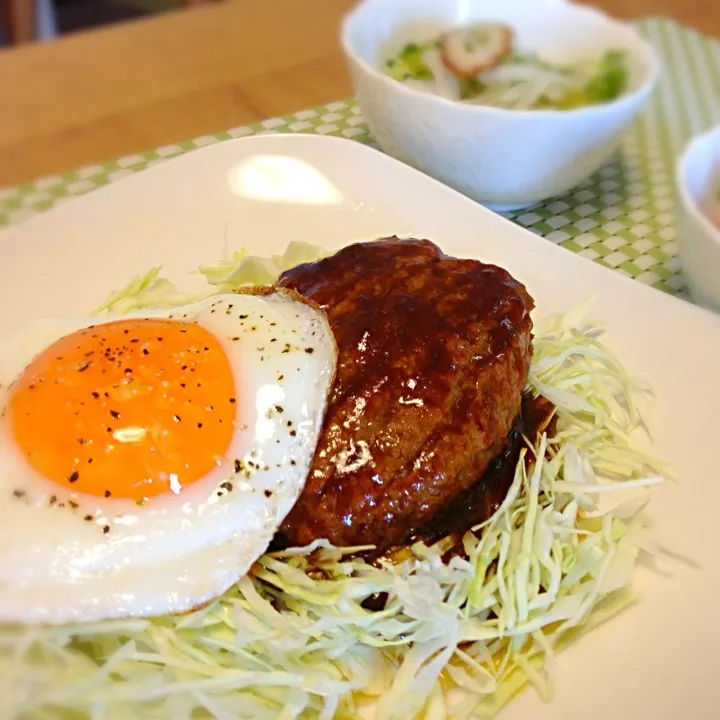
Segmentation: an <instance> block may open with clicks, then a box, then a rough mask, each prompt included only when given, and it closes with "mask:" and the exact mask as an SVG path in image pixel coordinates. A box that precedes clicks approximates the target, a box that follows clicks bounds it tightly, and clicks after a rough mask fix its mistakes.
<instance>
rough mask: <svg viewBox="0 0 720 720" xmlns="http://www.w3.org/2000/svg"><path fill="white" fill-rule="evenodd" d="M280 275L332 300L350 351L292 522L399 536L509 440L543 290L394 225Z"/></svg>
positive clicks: (306, 531) (354, 536)
mask: <svg viewBox="0 0 720 720" xmlns="http://www.w3.org/2000/svg"><path fill="white" fill-rule="evenodd" d="M279 285H280V286H281V287H285V288H292V289H294V290H296V291H297V292H299V293H300V294H301V295H304V296H305V297H307V298H310V299H311V300H313V301H314V302H315V303H317V304H318V305H319V306H320V307H321V308H323V309H324V310H325V311H326V312H327V314H328V317H329V320H330V325H331V327H332V329H333V332H334V334H335V339H336V341H337V345H338V351H339V356H338V365H337V373H336V379H335V385H334V387H333V389H332V391H331V394H330V397H329V399H328V407H327V412H326V416H325V422H324V426H323V430H322V433H321V436H320V439H319V442H318V445H317V448H316V451H315V457H314V459H313V462H312V465H311V468H310V473H309V475H308V479H307V482H306V485H305V489H304V490H303V492H302V494H301V496H300V498H299V500H298V501H297V503H296V504H295V506H294V508H293V509H292V511H291V512H290V514H289V515H288V517H287V518H286V520H285V523H284V524H283V526H282V528H281V531H280V532H281V535H282V536H284V539H286V540H287V541H288V542H290V543H292V544H294V545H304V544H307V543H309V542H311V541H312V540H314V539H316V538H323V537H324V538H328V539H329V540H330V541H331V542H332V543H333V544H335V545H344V546H349V545H363V544H374V545H377V546H378V547H380V548H387V547H389V546H391V545H396V544H400V543H402V542H403V541H404V540H406V539H407V538H408V536H409V535H410V534H411V533H412V532H413V530H414V529H416V528H418V527H421V526H422V525H424V524H425V523H427V522H428V521H429V520H431V519H432V518H433V516H434V515H435V514H436V513H437V512H438V511H439V510H441V509H442V508H443V507H444V506H445V505H447V503H448V502H450V501H451V500H452V499H453V498H454V497H455V496H456V495H458V493H460V492H462V491H463V490H465V489H466V488H468V487H469V486H470V485H472V484H473V483H475V482H476V481H477V480H478V479H479V477H480V476H481V475H482V474H483V472H484V471H485V470H486V468H487V467H488V466H489V464H490V463H491V462H492V460H493V458H495V456H497V455H498V454H499V453H500V452H501V451H502V450H503V447H504V446H505V443H506V440H507V436H508V432H509V430H510V428H511V426H512V424H513V421H514V419H515V417H516V416H517V415H518V412H519V411H520V404H521V396H522V391H523V386H524V385H525V380H526V378H527V373H528V369H529V366H530V358H531V355H532V321H531V319H530V314H529V313H530V311H531V310H532V308H533V305H534V303H533V300H532V298H531V297H530V295H529V294H528V293H527V291H526V290H525V287H524V286H523V285H522V284H520V283H519V282H517V281H516V280H515V279H514V278H513V277H512V276H511V275H510V274H509V273H508V272H507V271H505V270H503V269H502V268H499V267H496V266H494V265H486V264H484V263H481V262H478V261H476V260H461V259H456V258H452V257H448V256H446V255H444V254H443V253H442V252H441V251H440V249H439V248H438V247H437V246H435V245H434V244H433V243H431V242H429V241H427V240H399V239H398V238H396V237H392V238H385V239H381V240H376V241H373V242H366V243H358V244H355V245H351V246H349V247H346V248H344V249H342V250H340V251H339V252H337V253H336V254H335V255H333V256H331V257H328V258H325V259H322V260H318V261H317V262H312V263H305V264H303V265H299V266H297V267H295V268H292V269H291V270H288V271H287V272H285V273H283V274H282V275H281V277H280V281H279Z"/></svg>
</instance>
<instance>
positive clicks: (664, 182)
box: [0, 18, 720, 295]
mask: <svg viewBox="0 0 720 720" xmlns="http://www.w3.org/2000/svg"><path fill="white" fill-rule="evenodd" d="M637 27H638V28H639V30H640V32H641V33H642V34H643V35H644V36H645V37H646V38H648V40H649V41H650V42H652V43H653V45H654V46H655V47H656V48H657V49H658V51H659V53H660V55H661V57H662V58H663V60H664V73H663V77H662V79H661V81H660V83H659V87H658V89H657V91H656V92H655V93H654V95H653V97H652V100H651V102H650V104H649V106H648V107H647V109H646V110H645V112H644V113H643V114H642V116H641V117H640V118H639V119H638V121H637V122H636V123H635V124H634V126H633V127H632V129H631V130H629V131H628V133H627V134H626V136H625V138H624V141H623V143H622V147H621V149H620V151H619V152H618V153H617V155H616V157H614V158H613V159H612V160H611V161H610V162H609V163H608V164H606V165H605V166H604V167H603V168H601V169H600V170H599V171H598V172H597V173H596V174H595V175H593V176H592V177H590V178H588V179H587V180H586V181H585V182H583V183H582V184H581V185H579V186H578V187H577V188H575V189H574V190H573V191H571V192H570V193H568V194H567V195H565V196H563V197H558V198H555V199H553V200H551V201H548V202H546V203H543V204H541V205H539V206H536V207H534V208H532V209H531V210H525V211H519V212H510V213H505V216H506V217H508V218H509V219H511V220H512V221H514V222H517V223H519V224H521V225H523V226H525V227H527V228H529V229H530V230H532V231H534V232H536V233H538V234H540V235H542V236H544V237H546V238H547V239H548V240H551V241H553V242H556V243H558V244H560V245H562V246H563V247H565V248H568V249H569V250H572V251H574V252H577V253H579V254H580V255H582V256H584V257H587V258H589V259H591V260H595V261H596V262H599V263H602V264H604V265H606V266H608V267H611V268H614V269H615V270H617V271H618V272H621V273H623V274H625V275H628V276H630V277H633V278H636V279H637V280H639V281H640V282H643V283H646V284H648V285H652V286H654V287H657V288H659V289H661V290H664V291H667V292H672V293H679V294H682V295H684V294H685V293H684V288H685V281H684V279H683V277H682V274H681V272H680V263H679V260H678V257H677V245H676V243H675V194H674V187H673V180H674V169H675V161H676V157H677V154H678V153H679V152H680V150H681V149H682V147H683V145H684V144H685V143H686V142H687V140H688V139H689V138H690V137H691V136H692V135H694V134H696V133H698V132H701V131H703V130H705V129H706V128H709V127H710V126H712V125H713V124H716V123H720V42H718V41H716V40H711V39H709V38H707V37H704V36H702V35H700V34H699V33H697V32H695V31H694V30H689V29H687V28H683V27H681V26H680V25H678V24H677V23H675V22H674V21H671V20H667V19H658V18H651V19H647V20H643V21H640V22H638V23H637ZM275 132H303V133H308V132H310V133H318V134H323V135H339V136H341V137H345V138H349V139H352V140H357V141H359V142H363V143H372V138H371V137H370V135H369V134H368V131H367V128H366V126H365V123H364V120H363V118H362V115H361V113H360V110H359V109H358V108H357V107H356V105H355V103H354V102H353V101H345V102H336V103H331V104H329V105H326V106H323V107H318V108H315V109H313V110H304V111H301V112H298V113H295V114H294V115H286V116H285V117H280V118H272V119H270V120H264V121H263V122H260V123H255V124H252V125H248V126H245V127H239V128H235V129H233V130H229V131H227V132H221V133H217V134H215V135H205V136H203V137H199V138H195V139H194V140H189V141H186V142H182V143H178V144H174V145H166V146H164V147H160V148H156V149H155V150H151V151H149V152H143V153H139V154H137V155H130V156H128V157H124V158H121V159H120V160H116V161H113V162H109V163H104V164H102V165H93V166H91V167H86V168H82V169H81V170H77V171H74V172H71V173H66V174H64V175H57V176H52V177H46V178H43V179H41V180H37V181H35V182H33V183H29V184H27V185H22V186H20V187H15V188H8V189H4V190H3V189H0V227H2V226H4V225H10V224H14V223H17V222H20V221H22V220H24V219H26V218H28V217H30V216H32V215H34V214H36V213H38V212H43V211H45V210H47V209H49V208H51V207H52V206H54V205H56V204H57V203H59V202H61V201H64V200H66V199H67V198H70V197H73V196H76V195H81V194H84V193H86V192H89V191H90V190H93V189H95V188H97V187H101V186H103V185H107V184H109V183H112V182H116V181H117V180H120V179H121V178H123V177H125V176H127V175H130V174H132V173H134V172H138V171H139V170H144V169H145V168H147V167H151V166H153V165H155V164H157V163H160V162H164V161H165V160H166V159H167V158H170V157H174V156H176V155H179V154H181V153H184V152H187V151H190V150H195V149H197V148H201V147H204V146H206V145H212V144H214V143H218V142H222V141H223V140H227V139H229V138H236V137H243V136H247V135H255V134H263V133H275Z"/></svg>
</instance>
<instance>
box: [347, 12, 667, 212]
mask: <svg viewBox="0 0 720 720" xmlns="http://www.w3.org/2000/svg"><path fill="white" fill-rule="evenodd" d="M485 19H487V20H498V21H501V22H505V23H507V24H509V25H511V26H512V27H513V28H514V29H515V32H516V39H517V43H518V46H519V47H520V48H521V49H522V50H524V51H537V52H539V53H540V54H541V55H542V56H543V57H546V58H547V59H549V60H552V61H557V62H565V61H567V62H572V61H574V60H579V59H586V58H599V57H601V56H602V54H603V53H604V52H605V51H606V50H609V49H623V50H625V51H626V52H627V55H628V58H629V71H630V72H629V75H630V80H629V88H628V90H627V91H626V93H625V94H623V96H622V97H620V98H618V99H617V100H615V101H612V102H609V103H606V104H603V105H596V106H591V107H584V108H579V109H577V110H564V111H559V110H530V111H521V110H505V109H500V108H492V107H483V106H480V105H467V104H462V103H458V102H453V101H451V100H447V99H445V98H442V97H437V96H435V95H432V94H430V93H427V92H424V91H421V90H415V89H412V88H410V87H408V86H406V85H403V84H402V83H400V82H397V81H396V80H393V79H391V78H390V77H388V76H387V75H386V74H385V73H384V71H383V66H384V62H385V60H386V59H387V57H389V56H390V55H392V54H394V53H395V52H397V51H399V50H400V49H401V48H402V47H403V46H404V45H405V43H407V42H408V41H410V40H415V41H424V40H427V39H430V38H432V37H436V36H437V34H438V32H439V31H440V30H441V29H444V28H448V27H452V26H457V25H460V24H465V23H468V22H472V21H477V20H485ZM342 46H343V50H344V52H345V55H346V58H347V61H348V65H349V69H350V75H351V77H352V81H353V84H354V87H355V91H356V95H357V101H358V104H359V105H360V108H361V110H362V112H363V114H364V116H365V117H366V118H367V120H368V123H369V125H370V128H371V130H372V132H373V134H374V136H375V137H376V139H377V141H378V142H379V143H380V146H381V147H382V149H383V150H384V151H385V152H387V153H388V154H390V155H393V156H395V157H397V158H398V159H400V160H403V161H405V162H407V163H409V164H410V165H413V166H415V167H417V168H418V169H420V170H422V171H424V172H426V173H427V174H429V175H432V176H433V177H435V178H437V179H438V180H440V181H442V182H444V183H446V184H447V185H450V186H452V187H454V188H455V189H457V190H460V191H461V192H463V193H465V194H467V195H469V196H470V197H472V198H474V199H475V200H478V201H480V202H482V203H484V204H486V205H488V206H490V207H493V208H494V209H498V210H499V209H513V208H519V207H526V206H529V205H532V204H534V203H537V202H539V201H541V200H545V199H547V198H549V197H553V196H555V195H560V194H561V193H564V192H566V191H567V190H569V189H570V188H572V187H574V186H575V185H577V184H578V183H579V182H581V181H582V180H584V179H585V178H586V177H588V176H589V175H591V174H592V173H593V172H595V171H596V170H597V169H598V168H599V167H600V166H601V165H602V164H603V162H605V161H606V160H607V159H608V157H609V156H610V155H611V154H612V152H613V151H614V150H615V149H616V147H617V146H618V144H619V141H620V138H621V135H622V132H623V130H624V129H625V128H626V127H627V126H628V125H629V124H630V122H631V121H632V120H633V118H634V117H635V116H636V115H637V113H638V112H639V111H640V109H641V108H642V106H643V105H644V103H645V101H646V100H647V98H648V95H649V94H650V91H651V90H652V88H653V86H654V84H655V82H656V80H657V77H658V74H659V67H660V63H659V60H658V58H657V56H656V54H655V52H654V50H653V48H652V47H651V46H650V45H649V44H648V43H646V42H645V41H644V40H642V39H641V38H640V36H639V35H638V34H637V33H636V32H635V30H634V29H633V28H632V26H630V25H628V24H625V23H622V22H619V21H616V20H613V19H611V18H609V17H608V16H607V15H605V14H603V13H601V12H599V11H597V10H594V9H590V8H587V7H581V6H578V5H573V4H571V3H569V2H566V1H565V0H497V2H496V1H492V2H491V1H490V0H362V1H361V2H360V3H359V4H358V5H357V6H356V7H355V9H354V10H353V11H352V12H350V13H349V14H348V15H347V16H346V17H345V19H344V22H343V26H342Z"/></svg>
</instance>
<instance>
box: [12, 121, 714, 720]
mask: <svg viewBox="0 0 720 720" xmlns="http://www.w3.org/2000/svg"><path fill="white" fill-rule="evenodd" d="M393 234H397V235H400V236H414V237H424V238H428V239H431V240H433V241H435V242H436V243H437V244H438V245H439V246H440V247H441V248H442V249H443V250H444V251H445V252H447V253H449V254H452V255H458V256H466V257H476V258H479V259H481V260H484V261H486V262H492V263H495V264H497V265H501V266H503V267H505V268H507V269H508V270H509V271H510V272H511V273H512V274H513V275H515V277H517V278H518V279H519V280H520V281H522V282H523V283H525V284H526V286H527V287H528V290H529V291H530V293H531V294H532V295H533V296H534V297H535V299H536V302H537V309H536V311H535V314H536V316H540V315H545V314H548V313H551V312H555V311H562V310H567V309H569V308H571V307H572V306H573V305H574V304H575V303H577V302H578V301H580V300H582V299H583V298H585V297H586V296H587V295H588V294H589V293H591V292H595V293H597V295H598V302H597V305H596V307H595V312H594V316H595V317H596V318H597V319H599V320H600V321H601V322H602V323H603V325H604V326H605V327H607V329H608V334H607V342H608V344H610V345H611V347H612V348H613V349H614V350H615V351H616V352H617V353H618V354H619V356H620V358H621V359H622V361H623V362H624V363H625V365H626V366H627V367H628V368H629V369H630V371H631V372H632V373H633V374H635V375H639V376H642V377H644V378H646V379H648V380H649V381H650V382H651V383H652V384H653V385H654V387H655V388H656V390H657V393H658V402H657V406H656V409H655V412H654V415H653V417H652V418H651V420H652V426H653V430H654V436H655V449H654V452H655V453H656V454H657V455H659V456H661V457H662V458H664V459H666V460H667V461H669V462H670V463H671V465H672V469H673V472H674V474H675V476H676V478H677V482H676V483H675V484H666V485H665V486H662V487H661V488H659V490H658V491H657V492H656V498H655V500H654V501H653V508H652V509H653V512H654V515H655V518H656V523H657V529H658V532H659V534H660V535H661V537H662V540H663V541H664V542H665V544H666V545H668V546H669V547H670V548H671V549H672V550H673V551H674V552H676V553H677V554H678V555H682V556H685V557H689V558H691V559H692V561H693V564H690V563H686V562H682V561H680V560H678V559H674V558H665V559H663V560H662V561H661V562H660V563H659V566H660V569H661V572H657V571H656V570H653V569H651V568H641V571H640V573H639V583H638V589H639V591H640V598H639V601H638V602H637V603H636V604H635V605H634V606H633V607H631V608H630V609H628V610H627V611H625V612H624V613H622V614H621V615H620V616H618V617H616V618H615V619H613V620H612V621H610V622H609V623H608V624H606V625H604V626H603V627H602V628H600V629H598V630H597V631H595V632H593V633H591V634H590V635H588V636H587V637H585V638H583V639H582V640H581V641H580V642H579V643H578V644H576V645H574V646H572V647H571V648H570V649H569V650H567V651H566V652H564V653H563V654H562V655H561V656H560V658H559V661H558V668H557V670H558V684H557V690H556V697H555V699H554V700H553V701H552V702H551V703H549V704H546V705H545V704H543V703H542V702H541V701H540V700H539V699H538V697H537V696H536V695H535V694H534V693H533V692H524V693H522V694H521V695H520V696H519V697H518V698H517V699H516V700H515V701H513V702H512V703H511V704H510V705H509V706H508V708H507V709H506V710H505V711H504V712H503V713H502V718H504V720H513V719H514V718H517V719H518V720H520V719H524V718H528V717H533V718H535V719H536V720H542V719H545V718H553V720H557V719H558V718H567V719H568V720H570V719H574V718H577V717H579V716H582V717H583V718H584V720H591V719H592V720H595V719H597V720H601V719H603V720H604V719H605V718H610V717H612V718H627V719H628V720H629V719H633V720H636V719H639V718H676V717H681V716H683V715H684V714H685V713H688V714H689V715H690V716H692V717H694V718H695V719H696V720H697V719H699V718H717V717H718V716H719V715H718V713H720V710H719V709H718V708H719V707H720V680H719V678H720V651H718V647H720V612H718V609H717V608H718V603H719V602H720V599H719V596H720V559H719V558H720V522H719V521H718V510H719V509H720V472H718V464H719V460H718V458H719V455H718V446H719V445H720V442H719V441H718V437H717V436H718V421H717V418H718V412H719V409H720V373H718V369H719V366H720V318H718V317H716V316H714V315H712V314H710V313H709V312H706V311H704V310H701V309H699V308H697V307H695V306H693V305H690V304H689V303H686V302H683V301H680V300H677V299H675V298H672V297H669V296H667V295H663V294H661V293H660V292H658V291H656V290H652V289H650V288H647V287H645V286H643V285H641V284H639V283H637V282H635V281H633V280H628V279H626V278H624V277H622V276H620V275H619V274H617V273H614V272H612V271H609V270H605V269H603V268H601V267H599V266H597V265H595V264H593V263H591V262H589V261H587V260H584V259H582V258H580V257H578V256H576V255H573V254H572V253H570V252H568V251H566V250H563V249H560V248H558V247H556V246H554V245H552V244H551V243H549V242H547V241H546V240H543V239H541V238H539V237H537V236H535V235H533V234H531V233H530V232H528V231H526V230H523V229H522V228H520V227H518V226H516V225H513V224H512V223H510V222H508V221H506V220H504V219H502V218H500V217H499V216H497V215H495V214H493V213H491V212H490V211H488V210H486V209H484V208H482V207H480V206H479V205H476V204H475V203H473V202H471V201H469V200H467V199H466V198H464V197H462V196H461V195H459V194H457V193H455V192H453V191H452V190H449V189H448V188H446V187H444V186H443V185H440V184H439V183H437V182H435V181H433V180H431V179H429V178H427V177H425V176H424V175H422V174H420V173H418V172H416V171H414V170H412V169H410V168H408V167H406V166H404V165H402V164H400V163H398V162H396V161H394V160H392V159H390V158H388V157H386V156H384V155H382V154H381V153H379V152H376V151H374V150H371V149H369V148H366V147H363V146H361V145H359V144H357V143H353V142H349V141H346V140H340V139H335V138H326V137H318V136H288V135H275V136H263V137H254V138H247V139H242V140H235V141H229V142H225V143H222V144H220V145H216V146H213V147H209V148H206V149H203V150H198V151H196V152H192V153H189V154H187V155H184V156H182V157H180V158H178V159H175V160H172V161H169V162H166V163H163V164H161V165H159V166H157V167H154V168H152V169H149V170H147V171H145V172H143V173H140V174H138V175H134V176H132V177H129V178H128V179H126V180H123V181H122V182H119V183H117V184H115V185H110V186H108V187H106V188H103V189H100V190H97V191H95V192H93V193H91V194H90V195H86V196H84V197H82V198H79V199H77V200H74V201H72V202H69V203H67V204H65V205H62V206H61V207H59V208H57V209H56V210H54V211H52V212H48V213H46V214H44V215H41V216H38V217H36V218H34V219H32V220H29V221H27V222H25V223H24V224H21V225H19V226H16V227H13V228H10V229H8V230H6V231H4V232H2V233H0V338H2V337H3V336H5V335H6V334H7V333H11V332H13V331H15V330H18V329H19V328H21V327H22V326H23V325H24V324H25V323H27V322H29V321H31V320H34V319H36V318H39V317H42V316H48V315H49V316H53V315H60V314H62V315H67V314H79V315H85V314H88V313H89V311H90V310H91V309H92V308H93V307H95V306H96V305H98V304H99V303H100V302H101V301H102V300H104V299H105V297H106V296H107V294H108V292H109V291H111V290H113V289H116V288H119V287H121V286H122V285H124V284H125V283H126V282H127V280H128V279H129V277H130V276H131V275H134V274H137V273H139V272H144V271H145V270H147V269H148V268H149V267H150V266H151V265H163V266H164V274H165V275H166V276H167V277H169V278H170V279H172V280H174V281H176V282H178V283H179V284H180V285H181V286H185V287H188V288H189V289H193V288H195V287H198V286H199V285H200V282H201V279H200V278H199V277H198V275H197V274H193V272H192V271H193V270H195V269H196V268H197V266H198V265H199V264H201V263H207V262H214V261H216V260H218V259H219V258H220V257H221V255H222V254H223V253H224V252H225V250H226V249H228V248H229V249H235V248H239V247H241V246H246V247H249V248H251V249H252V250H253V251H254V252H256V253H258V254H261V255H268V254H271V253H274V252H281V251H282V250H284V248H285V246H286V244H287V243H288V242H289V241H290V240H304V241H308V242H313V243H318V244H322V245H326V246H328V247H339V246H341V245H345V244H348V243H351V242H354V241H358V240H369V239H374V238H376V237H379V236H383V235H393Z"/></svg>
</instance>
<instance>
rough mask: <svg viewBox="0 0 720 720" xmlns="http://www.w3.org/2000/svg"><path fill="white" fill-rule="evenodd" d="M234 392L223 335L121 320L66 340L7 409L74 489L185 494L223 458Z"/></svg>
mask: <svg viewBox="0 0 720 720" xmlns="http://www.w3.org/2000/svg"><path fill="white" fill-rule="evenodd" d="M237 407H238V405H237V398H236V397H235V383H234V379H233V373H232V369H231V367H230V363H229V361H228V358H227V356H226V354H225V352H224V350H223V348H222V347H221V345H220V343H219V342H218V340H217V339H216V338H215V337H214V336H213V335H212V334H211V333H209V332H207V331H206V330H205V329H204V328H202V327H201V326H200V325H198V324H196V323H193V322H185V321H178V320H165V319H158V320H152V319H142V320H121V321H117V322H110V323H106V324H102V325H96V326H92V327H89V328H86V329H83V330H79V331H78V332H75V333H73V334H71V335H67V336H66V337H63V338H61V339H60V340H58V341H57V342H55V343H54V344H52V345H51V346H50V347H48V348H47V349H46V350H44V351H43V352H42V353H41V354H40V355H38V356H37V357H36V358H35V359H34V360H33V361H32V362H31V363H30V365H28V367H27V368H26V369H25V371H24V372H23V374H22V375H21V377H20V378H19V379H18V380H17V381H16V383H15V384H14V386H13V389H12V394H11V398H10V402H9V406H8V408H7V412H8V413H9V417H10V422H11V423H12V430H13V433H14V436H15V440H16V442H17V444H18V446H19V448H20V449H21V451H22V452H23V454H24V455H25V457H26V458H27V460H28V462H29V463H30V464H31V465H32V467H33V468H35V470H37V471H38V472H39V473H41V474H42V475H44V476H45V477H46V478H48V479H49V480H52V481H54V482H55V483H57V484H58V485H62V486H63V487H64V488H66V489H71V490H73V491H75V492H82V493H90V494H91V495H97V496H102V497H117V498H131V499H133V500H136V501H142V499H144V498H149V497H152V496H154V495H159V494H162V493H167V492H174V493H178V492H180V490H181V489H182V488H183V487H185V486H187V485H190V484H191V483H193V482H196V481H197V480H200V479H202V478H203V477H204V476H205V475H206V474H207V473H208V472H209V471H210V470H212V469H213V468H214V467H216V466H217V464H218V462H219V461H220V460H221V459H222V457H223V456H224V455H225V454H226V452H227V450H228V447H229V445H230V441H231V438H232V434H233V429H234V425H235V415H236V408H237Z"/></svg>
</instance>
